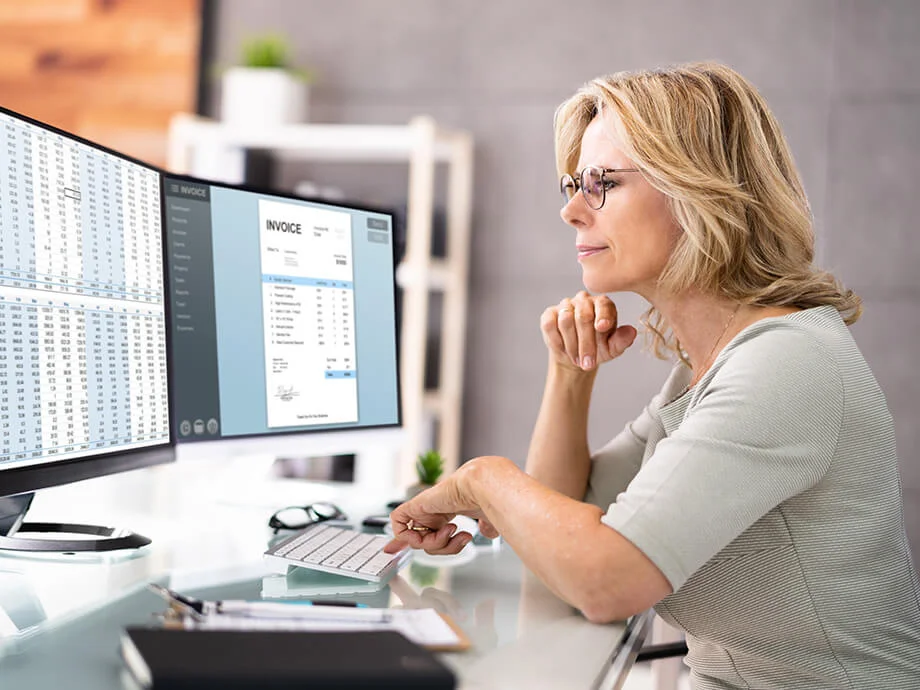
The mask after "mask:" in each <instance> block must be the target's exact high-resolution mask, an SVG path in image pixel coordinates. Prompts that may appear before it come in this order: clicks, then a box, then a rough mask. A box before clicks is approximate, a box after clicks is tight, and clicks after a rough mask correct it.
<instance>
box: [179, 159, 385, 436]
mask: <svg viewBox="0 0 920 690" xmlns="http://www.w3.org/2000/svg"><path fill="white" fill-rule="evenodd" d="M162 179H163V196H162V203H163V206H164V212H163V218H164V226H163V236H164V239H165V238H166V235H167V233H166V226H165V218H166V210H165V205H166V181H167V179H176V180H179V181H185V182H191V183H194V184H207V185H211V186H214V187H221V188H224V189H231V190H239V191H244V192H252V193H254V194H260V195H264V196H274V197H278V198H281V199H289V200H291V201H306V202H308V203H313V204H320V205H322V206H325V207H338V208H341V209H345V210H354V211H362V212H365V213H377V214H380V215H385V216H388V217H389V218H390V233H391V234H390V239H391V242H390V254H391V256H390V262H391V264H392V267H393V314H394V317H395V322H394V341H393V346H394V348H395V350H394V351H395V353H396V421H395V422H393V423H388V424H362V425H354V424H350V425H339V426H322V427H319V428H316V429H294V430H291V431H271V432H262V433H252V434H234V435H233V436H223V435H221V436H218V437H216V438H195V437H189V438H182V437H181V436H179V435H178V430H177V429H171V430H170V436H171V437H172V436H175V439H176V444H177V446H179V447H182V446H189V445H192V444H199V443H208V444H211V443H222V442H226V443H232V442H233V441H240V440H244V439H258V438H264V439H274V438H277V439H282V438H287V437H291V436H301V435H306V436H309V435H314V434H327V433H331V434H338V433H341V434H347V433H348V432H349V431H352V432H361V431H365V430H372V429H396V428H401V427H402V426H403V410H402V376H401V373H402V372H401V369H400V367H401V362H400V359H401V356H400V355H401V352H402V349H401V342H400V331H401V329H400V327H399V325H400V319H399V314H398V313H397V307H398V302H397V298H398V291H399V289H400V286H399V283H398V282H397V280H396V269H397V268H398V266H397V247H396V227H395V225H396V218H395V215H396V214H395V212H394V210H393V209H387V208H383V207H379V206H374V205H371V204H364V203H360V202H354V201H339V200H330V199H323V198H318V197H305V196H299V195H297V194H294V193H293V192H279V191H277V190H274V189H270V188H268V187H262V186H259V185H253V184H249V183H244V184H232V183H229V182H221V181H218V180H209V179H207V178H202V177H195V176H192V175H180V174H177V173H171V172H164V174H163V178H162ZM165 258H168V255H164V259H165ZM168 264H169V262H168V261H164V267H165V268H166V270H167V281H168V280H169V279H170V276H169V266H168ZM168 286H169V283H168V282H167V289H168ZM168 301H169V300H167V302H168ZM170 333H171V331H170ZM172 345H173V340H172V337H170V341H169V348H170V361H172V359H171V358H172V356H173V355H174V353H173V352H172V351H171V348H172ZM172 373H173V370H172V369H170V375H171V376H172ZM170 390H171V391H172V392H173V393H175V390H176V386H175V385H174V382H173V381H171V382H170ZM170 400H173V398H170Z"/></svg>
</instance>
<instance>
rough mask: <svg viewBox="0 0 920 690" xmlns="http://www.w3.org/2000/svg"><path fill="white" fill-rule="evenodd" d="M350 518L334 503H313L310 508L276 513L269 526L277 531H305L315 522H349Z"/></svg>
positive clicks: (284, 509) (296, 508)
mask: <svg viewBox="0 0 920 690" xmlns="http://www.w3.org/2000/svg"><path fill="white" fill-rule="evenodd" d="M347 519H348V516H347V515H345V513H344V512H343V511H342V509H341V508H339V507H338V506H337V505H334V504H332V503H311V504H310V505H308V506H288V507H287V508H281V509H280V510H277V511H275V513H274V514H273V515H272V516H271V517H270V518H269V519H268V526H269V527H271V528H272V529H273V530H275V533H277V532H278V530H282V529H303V528H304V527H306V526H307V525H312V524H313V523H315V522H325V521H326V520H347Z"/></svg>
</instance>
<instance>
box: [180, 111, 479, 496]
mask: <svg viewBox="0 0 920 690" xmlns="http://www.w3.org/2000/svg"><path fill="white" fill-rule="evenodd" d="M246 149H268V150H272V151H276V152H278V153H282V154H284V155H285V156H287V157H297V158H300V159H303V160H311V161H328V162H348V161H351V162H355V163H373V162H380V163H393V162H404V163H406V164H408V166H409V190H408V212H407V219H406V223H407V227H406V253H405V257H404V259H403V260H402V262H401V263H400V265H399V266H398V268H397V273H396V276H397V281H398V282H399V285H400V287H401V288H402V290H403V303H402V327H401V333H400V348H401V353H400V379H401V388H402V413H403V425H404V428H405V431H406V438H407V441H406V444H405V447H404V449H403V452H402V454H401V457H400V460H399V467H398V471H397V473H396V474H397V479H398V481H399V482H400V483H401V485H402V486H408V485H409V484H411V483H412V482H413V481H414V480H415V470H414V466H415V457H416V455H417V454H418V453H419V452H422V451H423V450H426V449H428V448H430V447H436V448H438V449H440V450H441V452H442V453H443V455H444V457H445V459H446V461H447V465H448V466H447V468H446V469H447V471H452V470H454V469H456V467H457V465H458V463H459V459H460V431H461V410H462V393H463V390H462V389H463V355H464V336H465V333H466V309H467V287H466V286H467V275H468V264H469V243H470V222H471V206H472V177H473V172H472V171H473V141H472V137H471V136H470V134H469V133H468V132H465V131H459V130H447V129H444V128H442V127H439V126H438V125H437V124H436V123H435V121H434V120H433V119H432V118H430V117H427V116H418V117H415V118H413V119H412V120H411V121H410V122H409V123H408V124H407V125H325V124H296V125H287V126H283V127H276V128H273V129H266V130H257V129H252V128H243V127H238V126H232V125H226V124H223V123H221V122H218V121H214V120H208V119H204V118H201V117H197V116H193V115H187V114H180V115H176V116H175V117H174V118H173V120H172V122H171V124H170V129H169V152H168V162H167V165H168V167H169V169H170V170H172V171H173V172H176V173H183V174H191V175H196V176H199V177H204V178H208V179H212V180H219V181H223V182H229V183H238V182H240V181H242V177H243V160H244V159H243V154H244V152H245V150H246ZM438 164H445V165H446V166H447V178H446V179H447V190H446V192H447V194H446V200H447V208H446V219H447V258H446V259H433V258H432V257H431V229H432V218H433V215H434V196H435V169H436V166H437V165H438ZM432 291H440V292H442V293H443V315H442V331H441V350H440V372H439V387H438V388H437V389H436V390H428V391H426V390H425V361H426V357H427V356H429V354H430V353H428V352H427V351H426V350H427V348H426V334H427V322H428V300H429V295H430V294H431V292H432ZM435 428H437V433H436V434H435V433H434V429H435ZM359 450H360V449H356V452H358V451H359Z"/></svg>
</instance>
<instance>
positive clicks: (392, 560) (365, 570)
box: [264, 522, 412, 582]
mask: <svg viewBox="0 0 920 690" xmlns="http://www.w3.org/2000/svg"><path fill="white" fill-rule="evenodd" d="M389 542H390V537H388V536H386V535H385V534H368V533H366V532H357V531H355V530H353V529H348V528H347V527H338V526H335V525H329V524H325V523H322V522H320V523H317V524H315V525H310V526H309V527H307V528H306V529H303V530H301V531H299V532H297V533H296V534H292V535H291V536H290V537H288V538H287V539H283V540H282V541H280V542H278V543H277V544H275V545H273V546H272V547H271V548H270V549H269V550H268V551H266V552H265V554H264V557H265V560H266V561H268V562H270V563H272V564H274V565H285V566H291V565H296V566H300V567H301V568H311V569H313V570H321V571H323V572H325V573H334V574H336V575H344V576H346V577H356V578H359V579H361V580H368V581H369V582H383V581H384V580H386V579H387V578H389V577H390V575H392V574H393V573H395V572H396V571H397V570H399V568H400V567H401V566H402V565H404V564H405V563H406V562H408V560H409V558H410V557H411V554H412V549H403V550H402V551H399V552H397V553H384V552H383V547H384V546H385V545H386V544H388V543H389Z"/></svg>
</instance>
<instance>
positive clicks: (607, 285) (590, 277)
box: [581, 271, 629, 295]
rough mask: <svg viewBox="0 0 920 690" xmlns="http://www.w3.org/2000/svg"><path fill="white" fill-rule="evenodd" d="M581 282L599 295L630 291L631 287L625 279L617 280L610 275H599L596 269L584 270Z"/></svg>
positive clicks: (589, 290) (586, 288)
mask: <svg viewBox="0 0 920 690" xmlns="http://www.w3.org/2000/svg"><path fill="white" fill-rule="evenodd" d="M581 282H582V284H583V285H584V286H585V290H587V291H588V292H591V293H594V294H598V295H600V294H604V293H608V292H627V291H629V287H628V286H627V285H626V283H625V282H624V281H622V280H617V279H616V278H613V277H611V276H609V275H608V276H604V275H598V274H597V273H595V272H594V271H582V274H581Z"/></svg>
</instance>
